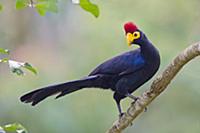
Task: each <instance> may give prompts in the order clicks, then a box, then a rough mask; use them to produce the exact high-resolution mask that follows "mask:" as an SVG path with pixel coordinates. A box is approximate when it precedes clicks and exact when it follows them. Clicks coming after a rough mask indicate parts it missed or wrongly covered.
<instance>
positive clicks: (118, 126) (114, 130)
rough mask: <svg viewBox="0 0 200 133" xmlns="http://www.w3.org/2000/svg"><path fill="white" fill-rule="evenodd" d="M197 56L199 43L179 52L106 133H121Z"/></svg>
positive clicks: (199, 47)
mask: <svg viewBox="0 0 200 133" xmlns="http://www.w3.org/2000/svg"><path fill="white" fill-rule="evenodd" d="M198 55H200V42H197V43H195V44H193V45H190V46H189V47H188V48H186V49H185V50H184V51H183V52H181V53H180V54H179V55H178V56H177V57H176V58H175V59H174V60H173V61H172V62H171V63H170V64H169V65H168V66H167V68H166V69H165V70H164V72H163V73H162V74H161V75H159V76H158V77H156V78H155V80H154V81H153V83H152V84H151V87H150V88H149V89H148V90H147V91H145V92H144V93H143V94H142V95H141V96H140V99H139V100H137V101H136V102H135V103H134V104H132V105H131V106H130V107H129V108H128V110H127V112H126V113H125V114H124V115H123V116H122V117H121V118H120V119H119V120H117V121H116V122H115V123H114V124H113V126H112V127H111V128H110V129H108V131H107V133H121V132H122V130H124V129H125V128H127V127H128V126H129V125H130V124H131V123H132V122H133V120H134V119H135V118H136V117H137V116H139V114H140V113H142V112H144V109H145V108H146V107H147V106H148V105H149V104H150V103H151V102H152V101H153V100H154V99H155V98H156V97H157V96H159V95H160V94H161V93H162V92H163V91H164V90H165V89H166V88H167V86H168V84H169V83H170V82H171V80H172V79H173V78H174V77H175V76H176V74H177V73H178V72H179V71H180V69H181V68H182V67H183V66H184V65H185V64H186V63H187V62H189V61H190V60H192V59H193V58H195V57H196V56H198Z"/></svg>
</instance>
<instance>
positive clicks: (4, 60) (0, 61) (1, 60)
mask: <svg viewBox="0 0 200 133" xmlns="http://www.w3.org/2000/svg"><path fill="white" fill-rule="evenodd" d="M8 60H9V59H8V58H3V59H0V63H7V62H8Z"/></svg>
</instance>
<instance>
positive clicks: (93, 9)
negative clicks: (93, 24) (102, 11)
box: [80, 0, 99, 17]
mask: <svg viewBox="0 0 200 133" xmlns="http://www.w3.org/2000/svg"><path fill="white" fill-rule="evenodd" d="M80 6H81V7H82V8H83V9H84V10H86V11H88V12H90V13H92V14H93V15H94V16H95V17H98V16H99V8H98V6H97V5H95V4H93V3H91V2H90V1H89V0H80Z"/></svg>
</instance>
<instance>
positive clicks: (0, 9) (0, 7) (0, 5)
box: [0, 3, 3, 11]
mask: <svg viewBox="0 0 200 133" xmlns="http://www.w3.org/2000/svg"><path fill="white" fill-rule="evenodd" d="M2 10H3V5H2V4H1V3H0V11H2Z"/></svg>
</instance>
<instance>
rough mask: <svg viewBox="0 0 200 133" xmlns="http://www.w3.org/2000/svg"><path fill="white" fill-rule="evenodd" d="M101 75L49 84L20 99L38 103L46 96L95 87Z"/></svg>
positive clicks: (25, 101)
mask: <svg viewBox="0 0 200 133" xmlns="http://www.w3.org/2000/svg"><path fill="white" fill-rule="evenodd" d="M98 78H99V76H98V75H95V76H89V77H86V78H83V79H80V80H75V81H71V82H66V83H62V84H57V85H52V86H47V87H44V88H41V89H37V90H34V91H32V92H29V93H27V94H25V95H23V96H22V97H21V98H20V100H21V101H22V102H24V103H32V105H33V106H34V105H36V104H38V103H39V102H41V101H42V100H44V99H45V98H47V97H49V96H51V95H54V94H59V95H58V96H57V97H56V98H59V97H61V96H64V95H66V94H69V93H72V92H74V91H77V90H80V89H82V88H85V87H95V85H94V83H95V82H94V81H95V80H96V79H98Z"/></svg>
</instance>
